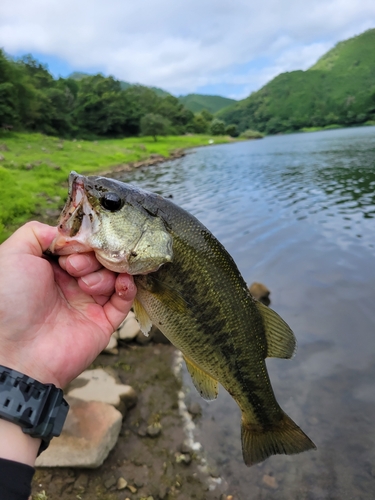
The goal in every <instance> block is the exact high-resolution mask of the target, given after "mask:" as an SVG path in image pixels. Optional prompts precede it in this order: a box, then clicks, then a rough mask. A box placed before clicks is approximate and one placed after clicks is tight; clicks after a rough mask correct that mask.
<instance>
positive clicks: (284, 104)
mask: <svg viewBox="0 0 375 500" xmlns="http://www.w3.org/2000/svg"><path fill="white" fill-rule="evenodd" d="M217 116H218V117H219V118H221V119H223V120H224V121H225V122H226V123H234V124H236V125H237V126H238V129H239V131H242V130H245V129H249V128H251V129H256V130H260V131H262V132H265V133H271V134H274V133H278V132H284V131H293V130H298V129H301V128H303V127H322V126H328V125H335V124H338V125H344V126H346V125H355V124H361V123H365V122H366V121H373V120H375V29H371V30H368V31H366V32H365V33H362V34H361V35H359V36H356V37H354V38H350V39H348V40H346V41H344V42H340V43H338V44H337V45H336V46H335V47H334V48H333V49H332V50H330V51H329V52H327V53H326V54H325V55H324V56H323V57H321V58H320V59H319V61H318V62H317V63H316V64H315V65H314V66H312V67H311V68H310V69H308V70H307V71H292V72H290V73H282V74H280V75H278V76H277V77H276V78H274V79H273V80H272V81H271V82H269V83H268V84H267V85H265V86H264V87H263V88H261V89H260V90H259V91H257V92H254V93H253V94H251V95H250V96H249V97H247V98H246V99H244V100H242V101H239V102H238V103H237V104H235V105H234V106H231V107H230V108H227V109H225V110H222V111H219V113H218V114H217Z"/></svg>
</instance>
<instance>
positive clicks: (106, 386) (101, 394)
mask: <svg viewBox="0 0 375 500" xmlns="http://www.w3.org/2000/svg"><path fill="white" fill-rule="evenodd" d="M68 396H71V397H74V398H79V399H82V400H83V401H101V402H102V403H107V404H110V405H112V406H115V407H116V408H118V409H119V410H120V411H121V410H123V408H122V406H123V405H122V404H121V403H123V404H124V405H125V407H126V408H130V407H131V406H134V404H135V403H136V401H137V395H136V393H135V391H134V389H133V388H132V387H130V385H123V384H118V383H117V381H116V379H115V378H114V377H113V376H112V375H110V374H109V373H107V372H106V371H104V370H103V369H102V368H97V369H95V370H86V371H85V372H83V373H81V375H79V376H78V377H77V378H76V379H75V380H74V381H73V382H72V384H71V385H70V386H69V389H68Z"/></svg>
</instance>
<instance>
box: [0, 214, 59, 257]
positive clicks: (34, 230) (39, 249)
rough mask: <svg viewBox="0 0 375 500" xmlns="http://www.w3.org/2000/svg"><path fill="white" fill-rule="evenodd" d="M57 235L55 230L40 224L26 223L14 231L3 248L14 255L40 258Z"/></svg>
mask: <svg viewBox="0 0 375 500" xmlns="http://www.w3.org/2000/svg"><path fill="white" fill-rule="evenodd" d="M56 234H57V228H56V227H52V226H48V225H47V224H42V223H41V222H36V221H33V222H27V223H26V224H24V225H23V226H21V227H20V228H19V229H17V231H15V232H14V233H13V234H12V236H10V237H9V238H8V239H7V240H6V241H5V242H4V243H3V248H4V249H5V250H10V251H11V252H12V253H13V255H14V254H25V253H28V254H31V255H36V256H38V257H41V256H42V254H43V252H45V251H46V250H47V248H48V247H49V246H50V244H51V243H52V241H53V239H54V238H55V236H56Z"/></svg>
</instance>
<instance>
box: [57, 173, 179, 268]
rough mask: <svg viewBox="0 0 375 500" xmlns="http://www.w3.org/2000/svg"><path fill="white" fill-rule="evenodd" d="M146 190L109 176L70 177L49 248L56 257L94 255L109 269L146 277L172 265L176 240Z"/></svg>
mask: <svg viewBox="0 0 375 500" xmlns="http://www.w3.org/2000/svg"><path fill="white" fill-rule="evenodd" d="M153 196H154V197H155V196H156V195H151V193H147V192H146V191H142V190H139V189H137V188H135V187H134V186H131V185H129V184H125V183H123V182H119V181H116V180H114V179H108V178H105V177H97V176H90V177H85V176H84V175H79V174H77V173H76V172H71V174H70V176H69V193H68V199H67V201H66V204H65V206H64V208H63V210H62V212H61V215H60V219H59V222H58V235H57V237H56V238H55V239H54V241H53V242H52V244H51V246H50V249H49V250H50V251H51V252H52V253H53V254H55V255H70V254H72V253H82V252H90V251H94V252H95V255H96V258H97V259H98V261H99V262H100V263H101V264H102V265H103V266H104V267H106V268H107V269H110V270H111V271H115V272H126V273H129V274H147V273H150V272H153V271H156V270H157V269H159V267H160V266H161V265H163V264H165V263H167V262H170V261H171V260H172V254H173V252H172V236H171V234H170V233H169V232H168V230H167V228H166V225H165V222H164V220H163V218H162V217H160V216H158V211H157V208H156V207H155V206H154V204H153V203H152V197H153Z"/></svg>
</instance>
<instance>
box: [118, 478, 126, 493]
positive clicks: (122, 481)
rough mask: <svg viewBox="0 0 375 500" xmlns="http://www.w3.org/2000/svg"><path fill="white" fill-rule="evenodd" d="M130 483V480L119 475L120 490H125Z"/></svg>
mask: <svg viewBox="0 0 375 500" xmlns="http://www.w3.org/2000/svg"><path fill="white" fill-rule="evenodd" d="M127 485H128V482H127V481H126V480H125V479H124V478H123V477H119V478H118V480H117V489H118V490H124V489H125V488H126V487H127Z"/></svg>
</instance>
